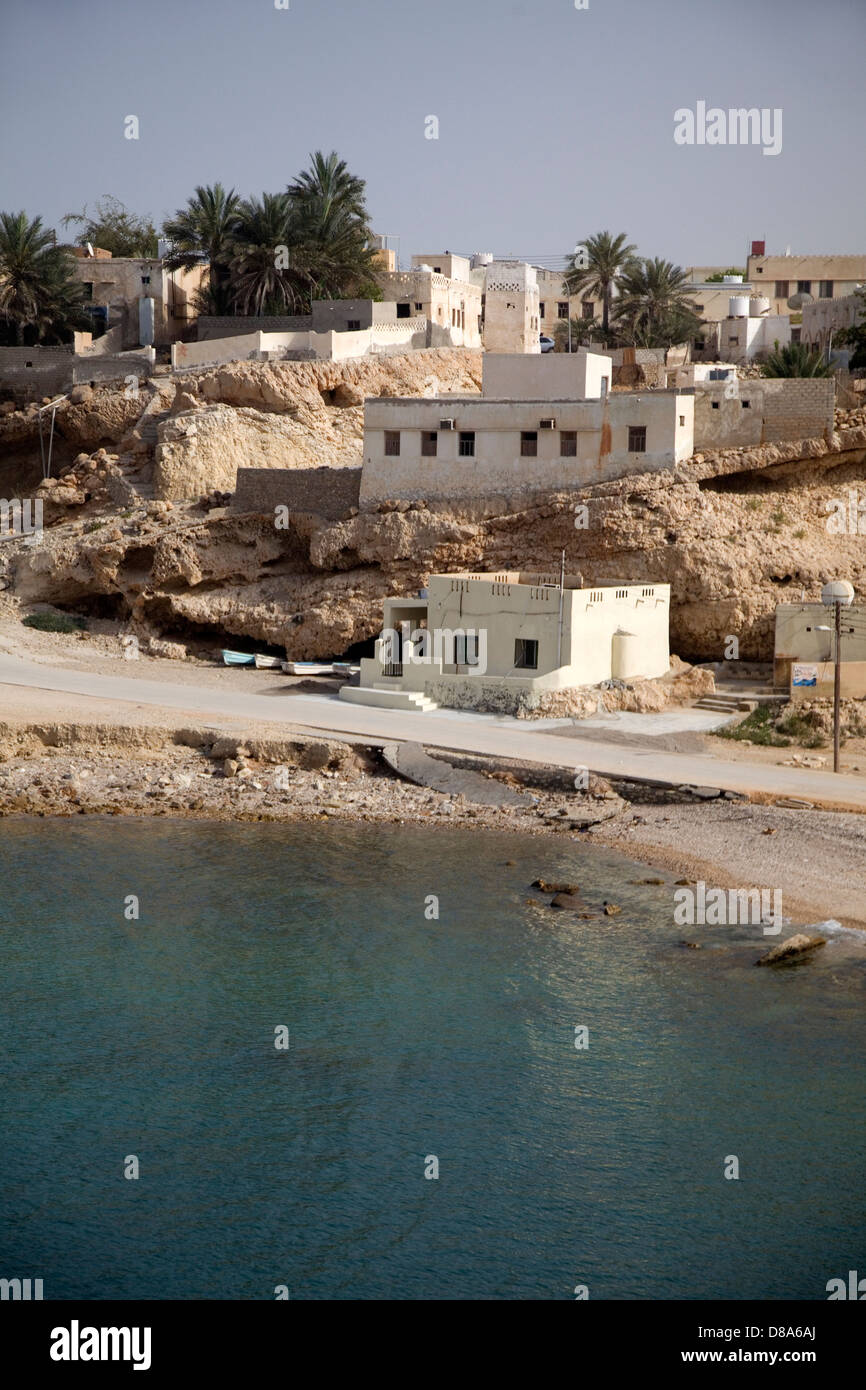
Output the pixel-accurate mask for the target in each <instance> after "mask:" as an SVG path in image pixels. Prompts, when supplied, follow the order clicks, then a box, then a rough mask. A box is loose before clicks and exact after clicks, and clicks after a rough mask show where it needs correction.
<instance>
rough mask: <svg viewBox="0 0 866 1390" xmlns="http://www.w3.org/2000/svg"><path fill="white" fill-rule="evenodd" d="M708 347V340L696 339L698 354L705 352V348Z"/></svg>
mask: <svg viewBox="0 0 866 1390" xmlns="http://www.w3.org/2000/svg"><path fill="white" fill-rule="evenodd" d="M706 345H707V340H706V338H695V347H696V348H697V350H698V352H703V350H704V348H705V347H706Z"/></svg>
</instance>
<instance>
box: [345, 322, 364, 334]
mask: <svg viewBox="0 0 866 1390" xmlns="http://www.w3.org/2000/svg"><path fill="white" fill-rule="evenodd" d="M346 327H347V328H348V330H349V332H350V333H357V332H359V330H360V327H361V320H360V319H347V320H346Z"/></svg>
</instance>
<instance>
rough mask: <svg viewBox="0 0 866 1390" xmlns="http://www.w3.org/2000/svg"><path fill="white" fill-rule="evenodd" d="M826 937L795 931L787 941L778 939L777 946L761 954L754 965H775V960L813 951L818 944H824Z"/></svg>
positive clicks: (825, 943) (788, 958) (787, 958)
mask: <svg viewBox="0 0 866 1390" xmlns="http://www.w3.org/2000/svg"><path fill="white" fill-rule="evenodd" d="M826 945H827V938H826V937H824V936H807V935H806V933H805V932H797V934H796V936H789V937H788V939H787V941H780V942H779V944H778V945H777V946H773V947H771V948H770V950H769V951H767V952H766V953H765V954H764V955H763V956H759V958H758V959H757V960H756V961H755V964H756V965H775V964H776V963H777V961H783V960H790V959H791V957H793V956H802V955H805V953H806V952H807V951H814V950H816V949H817V947H819V946H826Z"/></svg>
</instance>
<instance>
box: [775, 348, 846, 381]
mask: <svg viewBox="0 0 866 1390" xmlns="http://www.w3.org/2000/svg"><path fill="white" fill-rule="evenodd" d="M832 375H833V368H832V367H831V366H830V364H829V362H825V361H824V354H823V353H822V352H820V351H817V350H815V351H813V350H812V349H811V348H809V347H807V345H806V344H805V343H786V344H785V346H784V347H781V348H780V347H779V346H778V345H777V346H776V348H775V351H774V352H772V353H771V354H770V356H769V357H768V358H767V360H766V362H765V363H764V365H763V366H762V368H761V376H772V377H778V376H832Z"/></svg>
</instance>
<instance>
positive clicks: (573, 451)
mask: <svg viewBox="0 0 866 1390" xmlns="http://www.w3.org/2000/svg"><path fill="white" fill-rule="evenodd" d="M559 457H560V458H564V459H576V458H577V430H560V434H559Z"/></svg>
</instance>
